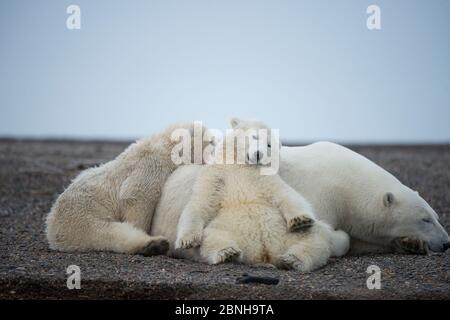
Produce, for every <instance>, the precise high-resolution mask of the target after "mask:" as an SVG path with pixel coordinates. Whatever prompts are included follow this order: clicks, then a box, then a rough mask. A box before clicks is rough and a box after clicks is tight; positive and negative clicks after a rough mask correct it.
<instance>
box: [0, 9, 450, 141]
mask: <svg viewBox="0 0 450 320" xmlns="http://www.w3.org/2000/svg"><path fill="white" fill-rule="evenodd" d="M70 4H77V5H79V7H80V8H81V29H80V30H69V29H67V27H66V19H67V17H68V14H67V13H66V8H67V7H68V6H69V5H70ZM371 4H377V5H378V6H379V7H380V8H381V30H372V31H371V30H368V28H367V27H366V19H367V17H368V14H367V13H366V9H367V7H368V6H369V5H371ZM0 40H1V48H0V108H1V109H0V136H21V137H24V136H25V137H29V136H33V137H83V138H111V139H115V138H121V139H128V138H135V137H140V136H143V135H147V134H150V133H152V132H155V131H157V130H159V129H161V128H163V127H164V126H166V125H169V124H171V123H173V122H175V121H178V120H190V119H192V120H203V121H204V122H205V123H206V124H207V125H208V126H210V127H215V128H225V127H226V126H227V125H228V119H229V118H230V117H231V116H241V117H244V118H245V117H251V118H257V119H261V120H264V121H266V122H267V123H268V124H269V125H271V126H272V127H275V128H279V129H280V133H281V136H282V137H283V138H285V139H290V140H300V141H314V140H322V139H326V140H332V141H338V142H345V141H347V142H348V141H351V142H363V143H367V142H444V141H446V142H450V1H447V0H430V1H425V0H422V1H413V0H404V1H400V0H396V1H364V0H347V1H318V0H309V1H299V0H292V1H280V0H276V1H275V0H271V1H261V0H253V1H249V0H202V1H199V0H187V1H186V0H177V1H173V0H157V1H148V0H142V1H137V0H134V1H112V0H108V1H106V0H105V1H103V0H102V1H100V0H86V1H81V0H72V1H52V0H40V1H23V0H2V1H1V2H0Z"/></svg>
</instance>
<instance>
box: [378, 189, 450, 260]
mask: <svg viewBox="0 0 450 320" xmlns="http://www.w3.org/2000/svg"><path fill="white" fill-rule="evenodd" d="M396 189H397V190H396V191H386V192H384V193H383V194H381V195H379V197H378V203H379V208H380V211H381V213H382V214H381V217H382V220H384V223H383V224H384V226H383V227H382V228H380V230H384V231H382V235H383V236H384V237H385V238H386V239H388V240H389V241H390V242H391V243H392V244H393V245H394V246H396V247H397V248H398V249H400V250H402V251H406V252H410V253H426V252H427V251H428V249H429V250H431V251H435V252H443V251H445V250H447V249H448V248H449V246H450V237H449V235H448V233H447V232H446V231H445V229H444V228H443V227H442V225H441V224H440V223H439V217H438V215H437V214H436V212H435V211H434V210H433V209H432V208H431V207H430V205H429V204H428V203H427V202H426V201H425V200H424V199H423V198H422V197H421V196H420V195H419V193H418V192H416V191H413V190H411V189H410V188H408V187H406V186H403V185H402V188H396Z"/></svg>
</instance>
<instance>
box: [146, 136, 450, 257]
mask: <svg viewBox="0 0 450 320" xmlns="http://www.w3.org/2000/svg"><path fill="white" fill-rule="evenodd" d="M198 170H199V168H198V167H197V166H184V167H180V168H179V169H177V170H176V171H175V172H174V173H173V174H172V175H171V176H170V177H169V179H168V181H167V183H166V186H165V187H164V190H163V193H162V197H161V200H160V203H159V205H158V208H157V210H156V213H155V218H154V224H153V229H152V233H151V234H164V235H166V236H167V237H168V239H169V240H170V241H171V243H174V242H175V239H176V226H177V223H178V218H179V215H180V214H181V211H182V210H183V208H184V206H185V204H186V203H187V202H188V201H189V198H190V196H191V191H192V190H191V186H192V185H193V183H194V181H195V178H196V175H197V174H198ZM280 176H281V177H282V178H283V180H285V181H286V182H287V183H288V184H289V185H290V186H291V187H292V188H294V189H295V190H296V191H298V192H299V193H300V194H302V195H303V197H304V198H305V199H307V200H308V201H309V202H310V203H311V205H312V207H313V211H314V213H315V215H316V216H317V218H318V219H320V220H323V221H325V222H327V223H328V224H330V225H331V226H332V227H333V228H335V229H342V230H344V231H346V232H347V233H348V234H349V235H350V236H351V252H352V253H379V252H394V251H399V249H400V252H402V250H401V249H402V248H398V246H397V245H396V242H395V240H396V239H398V238H404V237H409V238H412V239H418V240H419V241H421V242H424V243H425V244H426V245H427V246H429V247H430V249H431V250H434V251H442V248H443V245H444V244H445V243H448V242H449V241H450V238H449V236H448V234H447V232H446V231H445V229H444V228H443V227H442V226H441V225H440V223H439V221H438V216H437V214H436V213H435V212H434V210H433V209H432V208H431V207H430V206H429V205H428V204H427V203H426V201H425V200H423V198H422V197H420V195H419V194H418V193H417V192H415V191H413V190H411V189H410V188H408V187H407V186H405V185H403V184H402V183H401V182H400V181H399V180H398V179H396V178H395V177H394V176H392V175H391V174H390V173H389V172H387V171H386V170H384V169H383V168H381V167H379V166H378V165H376V164H375V163H373V162H372V161H370V160H369V159H367V158H365V157H363V156H361V155H359V154H358V153H356V152H353V151H351V150H349V149H347V148H345V147H343V146H340V145H338V144H334V143H330V142H318V143H314V144H311V145H307V146H304V147H282V148H281V165H280ZM388 192H390V193H392V194H393V195H394V199H395V201H394V203H393V205H392V206H390V207H386V206H385V205H384V201H383V198H384V196H385V195H386V193H388ZM423 218H429V219H431V223H425V222H423V221H422V219H423ZM173 254H177V252H173ZM189 254H191V255H192V257H195V252H190V253H189ZM183 255H184V256H188V255H187V254H186V253H183Z"/></svg>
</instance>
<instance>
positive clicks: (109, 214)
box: [46, 122, 205, 256]
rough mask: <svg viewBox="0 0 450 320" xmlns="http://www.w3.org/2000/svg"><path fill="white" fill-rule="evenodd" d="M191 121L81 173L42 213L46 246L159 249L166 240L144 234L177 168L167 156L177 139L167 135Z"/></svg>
mask: <svg viewBox="0 0 450 320" xmlns="http://www.w3.org/2000/svg"><path fill="white" fill-rule="evenodd" d="M195 125H196V124H195V122H189V123H181V124H178V125H174V126H171V127H169V128H167V129H166V130H164V131H162V132H161V133H159V134H155V135H152V136H150V137H148V138H145V139H142V140H140V141H138V142H136V143H134V144H132V145H130V146H129V147H128V148H127V149H126V150H125V151H124V152H122V153H121V154H120V155H119V156H118V157H117V158H116V159H114V160H112V161H110V162H108V163H106V164H103V165H101V166H99V167H96V168H90V169H88V170H85V171H83V172H82V173H81V174H80V175H79V176H78V177H77V178H76V179H75V180H74V181H73V182H72V183H71V185H70V186H69V187H68V188H67V189H66V190H65V191H64V192H63V193H62V194H61V195H60V196H59V197H58V199H57V200H56V202H55V203H54V205H53V207H52V209H51V211H50V213H49V214H48V216H47V221H46V223H47V230H46V231H47V239H48V241H49V244H50V248H52V249H55V250H61V251H88V250H105V251H114V252H119V253H128V254H142V255H147V256H149V255H155V254H163V253H165V252H166V251H167V250H168V249H169V242H168V241H167V240H166V239H164V238H163V237H159V236H156V237H151V236H149V235H148V233H147V232H148V231H149V229H150V223H151V220H152V217H153V213H154V209H155V207H156V205H157V202H158V200H159V197H160V194H161V189H162V187H163V185H164V183H165V181H166V180H167V177H168V176H169V175H170V174H171V173H172V172H173V171H174V170H175V169H176V167H177V166H176V164H174V163H173V162H172V160H171V151H172V149H173V148H174V145H175V144H177V143H178V142H177V141H174V140H172V134H173V132H174V131H175V130H176V129H186V130H189V132H191V133H192V132H194V130H195V129H194V128H195ZM201 129H202V132H203V131H204V130H205V128H203V127H202V128H201ZM191 145H194V144H191Z"/></svg>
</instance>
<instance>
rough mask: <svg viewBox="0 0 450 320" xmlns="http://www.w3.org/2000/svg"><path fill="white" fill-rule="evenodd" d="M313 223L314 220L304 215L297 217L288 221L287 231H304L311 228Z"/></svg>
mask: <svg viewBox="0 0 450 320" xmlns="http://www.w3.org/2000/svg"><path fill="white" fill-rule="evenodd" d="M314 222H315V221H314V219H312V218H310V217H308V216H306V215H302V216H297V217H294V218H292V219H291V220H289V222H288V230H289V232H298V231H304V230H307V229H309V228H311V227H312V226H313V225H314Z"/></svg>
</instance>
